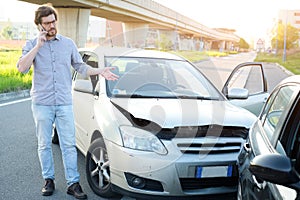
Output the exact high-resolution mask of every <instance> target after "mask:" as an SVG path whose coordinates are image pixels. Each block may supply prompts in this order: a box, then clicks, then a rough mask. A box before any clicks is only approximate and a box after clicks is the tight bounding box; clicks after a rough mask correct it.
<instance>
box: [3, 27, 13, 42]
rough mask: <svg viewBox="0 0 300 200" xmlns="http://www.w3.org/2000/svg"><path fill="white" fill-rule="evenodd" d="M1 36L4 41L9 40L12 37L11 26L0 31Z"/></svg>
mask: <svg viewBox="0 0 300 200" xmlns="http://www.w3.org/2000/svg"><path fill="white" fill-rule="evenodd" d="M1 36H2V37H3V38H4V39H6V40H10V39H12V37H13V27H12V26H6V27H4V28H3V29H2V31H1Z"/></svg>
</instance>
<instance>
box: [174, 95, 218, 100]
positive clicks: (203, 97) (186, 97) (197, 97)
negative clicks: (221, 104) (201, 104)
mask: <svg viewBox="0 0 300 200" xmlns="http://www.w3.org/2000/svg"><path fill="white" fill-rule="evenodd" d="M177 98H178V99H199V100H219V98H217V97H206V96H186V95H179V96H177Z"/></svg>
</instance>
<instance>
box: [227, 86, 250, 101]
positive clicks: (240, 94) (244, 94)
mask: <svg viewBox="0 0 300 200" xmlns="http://www.w3.org/2000/svg"><path fill="white" fill-rule="evenodd" d="M248 96H249V91H248V90H247V89H245V88H230V89H229V91H228V94H227V98H228V99H247V98H248Z"/></svg>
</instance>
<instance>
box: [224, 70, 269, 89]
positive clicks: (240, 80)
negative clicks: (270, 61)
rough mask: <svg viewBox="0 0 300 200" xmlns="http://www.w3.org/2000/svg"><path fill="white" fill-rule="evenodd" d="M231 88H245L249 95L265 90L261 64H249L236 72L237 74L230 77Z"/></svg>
mask: <svg viewBox="0 0 300 200" xmlns="http://www.w3.org/2000/svg"><path fill="white" fill-rule="evenodd" d="M228 86H229V88H228V89H229V90H230V89H231V88H245V89H247V90H248V92H249V95H255V94H259V93H263V92H264V87H263V77H262V72H261V67H260V66H259V65H247V66H244V67H242V68H240V69H238V70H237V71H236V72H235V76H234V77H233V78H232V79H230V82H229V84H228Z"/></svg>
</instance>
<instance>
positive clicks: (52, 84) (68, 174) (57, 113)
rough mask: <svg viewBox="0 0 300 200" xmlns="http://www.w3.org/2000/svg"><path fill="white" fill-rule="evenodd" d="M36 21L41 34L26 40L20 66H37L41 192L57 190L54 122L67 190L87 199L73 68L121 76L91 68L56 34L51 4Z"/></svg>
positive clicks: (34, 83) (25, 68)
mask: <svg viewBox="0 0 300 200" xmlns="http://www.w3.org/2000/svg"><path fill="white" fill-rule="evenodd" d="M34 22H35V24H36V25H37V26H38V27H39V30H40V33H39V35H38V36H37V37H36V38H35V39H33V40H28V41H27V42H26V44H25V46H24V47H23V52H22V56H21V58H20V59H19V61H18V63H17V67H18V70H19V71H20V72H22V73H26V72H28V71H29V69H30V67H31V65H33V66H34V68H33V71H34V74H33V80H32V88H31V97H32V113H33V118H34V121H35V124H36V135H37V138H38V156H39V160H40V164H41V169H42V176H43V178H44V179H45V185H44V187H43V188H42V195H44V196H49V195H52V194H53V192H54V190H55V185H54V179H55V176H54V163H53V155H52V148H51V139H52V125H53V124H54V123H55V126H56V129H57V132H58V136H59V141H60V148H61V152H62V159H63V164H64V170H65V178H66V181H67V185H68V189H67V193H68V194H70V195H73V196H74V197H76V198H77V199H86V198H87V195H86V194H85V193H84V192H83V191H82V188H81V186H80V184H79V173H78V170H77V150H76V146H75V125H74V118H73V107H72V95H71V85H72V79H71V70H70V67H71V66H72V67H73V68H74V69H75V70H76V71H78V72H79V73H82V74H85V75H87V76H89V75H97V74H100V75H101V76H103V77H104V78H106V79H107V80H116V79H117V78H118V76H116V75H115V74H114V73H112V72H111V71H110V70H112V69H113V68H111V67H105V68H104V69H100V68H92V67H90V66H88V65H86V64H85V63H84V62H83V61H82V58H81V56H80V54H79V52H78V50H77V48H76V45H75V44H74V42H73V41H72V40H71V39H69V38H67V37H64V36H62V35H59V34H57V29H56V22H57V13H56V11H55V10H54V8H52V7H51V6H47V5H43V6H41V7H39V8H38V9H37V10H36V12H35V19H34Z"/></svg>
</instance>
